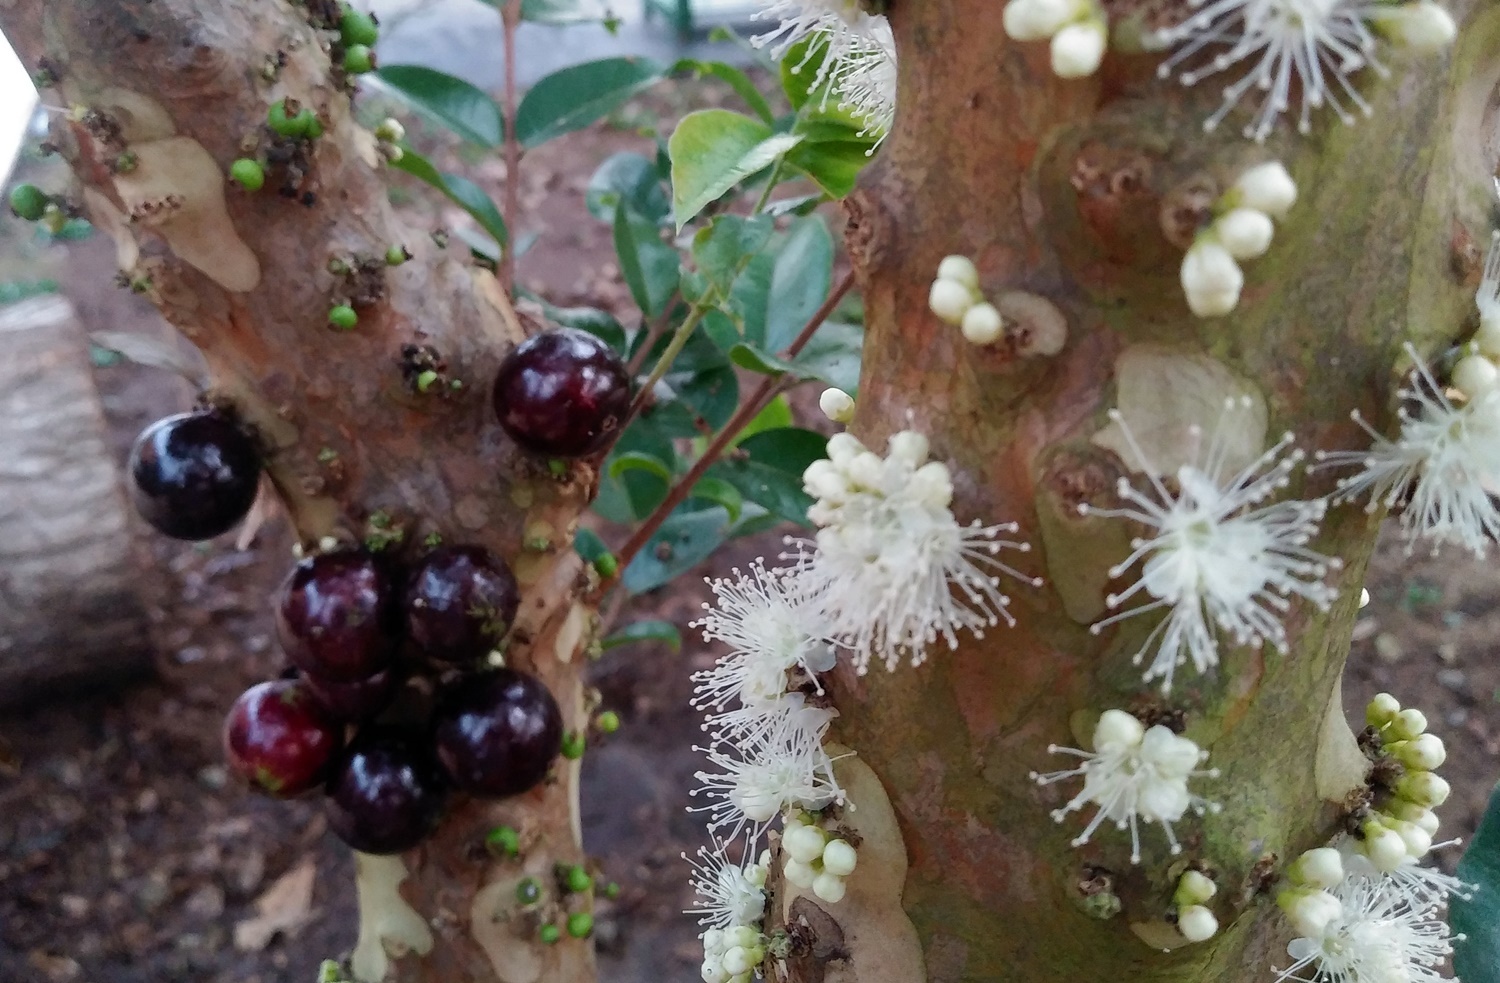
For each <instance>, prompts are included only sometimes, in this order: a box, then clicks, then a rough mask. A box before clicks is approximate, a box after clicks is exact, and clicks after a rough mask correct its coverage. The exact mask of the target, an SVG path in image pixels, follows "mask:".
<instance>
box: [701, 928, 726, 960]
mask: <svg viewBox="0 0 1500 983" xmlns="http://www.w3.org/2000/svg"><path fill="white" fill-rule="evenodd" d="M703 951H704V952H706V953H708V954H709V955H714V956H717V955H718V954H719V953H721V952H723V951H724V930H723V929H721V928H711V929H709V930H708V931H706V932H704V933H703Z"/></svg>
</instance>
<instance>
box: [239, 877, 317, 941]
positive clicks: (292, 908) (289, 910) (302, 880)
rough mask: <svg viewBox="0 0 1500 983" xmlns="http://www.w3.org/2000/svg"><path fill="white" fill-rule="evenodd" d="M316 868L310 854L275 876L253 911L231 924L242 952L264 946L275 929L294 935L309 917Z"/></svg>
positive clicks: (272, 935) (274, 932) (256, 902)
mask: <svg viewBox="0 0 1500 983" xmlns="http://www.w3.org/2000/svg"><path fill="white" fill-rule="evenodd" d="M317 874H318V868H317V865H316V864H315V863H313V859H312V858H311V857H306V858H304V859H303V860H302V862H301V863H299V864H298V865H297V866H295V867H293V868H292V869H291V870H289V871H287V872H286V873H285V874H282V875H281V876H280V877H278V878H276V882H275V883H274V884H272V885H271V886H270V887H268V888H266V893H264V894H262V895H261V896H260V897H259V898H257V899H256V901H255V910H256V915H255V917H254V918H247V919H245V920H244V921H242V922H240V923H239V924H238V925H236V926H235V927H234V947H235V948H236V949H239V950H240V951H241V952H251V951H257V950H260V949H264V948H265V947H266V946H267V945H268V944H269V943H270V941H271V939H272V938H273V937H274V936H275V935H276V933H277V932H285V933H286V934H288V935H295V934H296V933H297V930H298V929H300V928H301V927H302V926H303V925H306V924H307V923H308V921H309V920H310V918H311V917H312V892H313V880H314V878H316V877H317Z"/></svg>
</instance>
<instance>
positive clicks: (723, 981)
mask: <svg viewBox="0 0 1500 983" xmlns="http://www.w3.org/2000/svg"><path fill="white" fill-rule="evenodd" d="M699 973H700V974H701V975H702V977H703V983H729V977H730V973H729V971H728V970H727V969H725V968H724V964H723V962H722V961H720V959H719V957H717V956H714V957H713V958H710V959H705V960H703V967H702V969H700V970H699Z"/></svg>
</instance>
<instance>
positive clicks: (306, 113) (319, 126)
mask: <svg viewBox="0 0 1500 983" xmlns="http://www.w3.org/2000/svg"><path fill="white" fill-rule="evenodd" d="M297 119H298V120H300V121H301V123H302V135H303V136H305V137H307V138H308V139H309V140H316V139H317V138H318V137H320V136H322V135H323V121H322V120H320V119H318V116H317V114H316V113H314V112H313V111H312V110H311V109H304V110H302V112H300V113H298V114H297Z"/></svg>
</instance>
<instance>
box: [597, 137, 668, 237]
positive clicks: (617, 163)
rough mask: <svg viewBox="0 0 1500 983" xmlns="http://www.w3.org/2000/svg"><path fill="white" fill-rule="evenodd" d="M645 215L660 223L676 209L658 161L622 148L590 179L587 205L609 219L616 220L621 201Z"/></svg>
mask: <svg viewBox="0 0 1500 983" xmlns="http://www.w3.org/2000/svg"><path fill="white" fill-rule="evenodd" d="M622 202H623V203H624V204H625V205H627V206H629V208H630V209H631V210H632V211H634V212H635V213H636V214H637V215H639V216H641V218H644V219H649V220H650V221H653V222H660V221H661V220H662V219H664V218H666V217H667V215H668V214H670V213H671V211H672V203H671V202H670V201H668V200H667V191H666V188H664V187H663V186H662V173H661V171H659V170H657V169H656V162H655V161H654V160H650V159H649V158H646V157H642V156H641V155H640V154H633V153H629V152H627V151H621V152H620V153H617V154H611V155H610V156H609V157H608V158H606V159H605V161H604V163H602V164H600V165H599V167H598V169H597V170H595V171H594V176H593V177H591V178H589V186H588V191H587V192H585V194H584V204H585V205H586V206H587V208H588V210H589V214H591V215H593V216H594V217H595V218H597V219H600V220H602V221H605V222H613V221H614V220H615V209H616V207H617V206H619V205H620V204H621V203H622Z"/></svg>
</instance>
